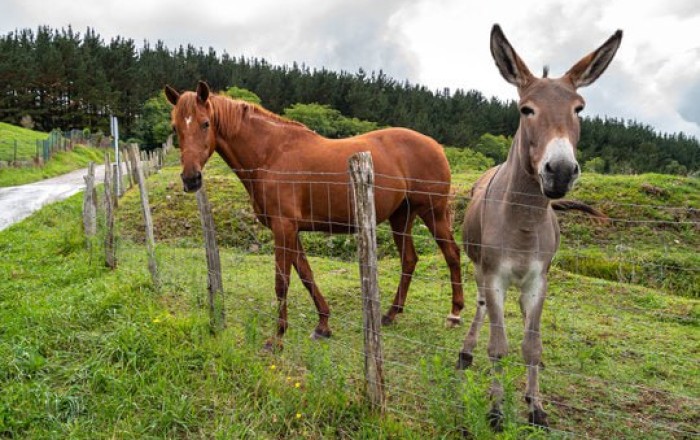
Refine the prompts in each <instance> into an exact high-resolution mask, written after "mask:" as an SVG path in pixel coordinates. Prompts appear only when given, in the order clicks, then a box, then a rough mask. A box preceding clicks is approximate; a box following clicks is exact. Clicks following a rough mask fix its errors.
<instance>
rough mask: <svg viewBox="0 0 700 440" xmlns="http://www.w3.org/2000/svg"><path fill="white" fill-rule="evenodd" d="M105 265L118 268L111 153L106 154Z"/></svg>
mask: <svg viewBox="0 0 700 440" xmlns="http://www.w3.org/2000/svg"><path fill="white" fill-rule="evenodd" d="M104 190H105V222H106V226H107V231H105V265H106V266H107V267H109V268H110V269H114V268H116V267H117V254H116V252H115V246H114V202H113V201H112V197H113V194H112V191H113V190H112V164H111V162H110V160H109V153H108V152H105V185H104Z"/></svg>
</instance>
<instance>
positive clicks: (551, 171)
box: [544, 162, 554, 173]
mask: <svg viewBox="0 0 700 440" xmlns="http://www.w3.org/2000/svg"><path fill="white" fill-rule="evenodd" d="M544 170H545V171H546V172H548V173H553V172H554V169H553V168H552V165H550V164H549V162H547V163H546V164H544Z"/></svg>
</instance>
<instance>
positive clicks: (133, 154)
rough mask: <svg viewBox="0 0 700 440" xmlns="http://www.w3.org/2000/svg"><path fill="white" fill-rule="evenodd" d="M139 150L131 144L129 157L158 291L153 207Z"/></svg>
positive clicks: (149, 263)
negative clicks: (134, 173) (150, 203)
mask: <svg viewBox="0 0 700 440" xmlns="http://www.w3.org/2000/svg"><path fill="white" fill-rule="evenodd" d="M138 151H139V148H138V145H136V144H131V148H129V156H130V158H131V167H132V168H133V169H134V170H135V172H136V183H138V185H139V193H141V211H142V212H143V221H144V223H145V225H146V249H147V250H148V271H149V272H150V273H151V279H152V280H153V285H154V286H155V288H156V290H158V289H160V277H159V276H158V265H157V264H156V251H155V248H156V241H155V237H154V235H153V220H152V219H151V207H150V205H149V204H148V189H147V188H146V178H145V177H144V175H143V170H142V169H141V162H140V161H139V153H138Z"/></svg>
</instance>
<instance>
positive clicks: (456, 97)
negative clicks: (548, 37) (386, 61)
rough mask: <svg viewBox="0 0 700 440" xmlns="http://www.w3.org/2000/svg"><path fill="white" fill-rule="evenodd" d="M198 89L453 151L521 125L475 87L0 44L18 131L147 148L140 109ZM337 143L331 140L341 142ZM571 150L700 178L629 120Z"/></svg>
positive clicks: (668, 137)
mask: <svg viewBox="0 0 700 440" xmlns="http://www.w3.org/2000/svg"><path fill="white" fill-rule="evenodd" d="M494 75H497V72H495V71H494ZM198 80H206V81H207V82H208V83H209V84H210V86H211V87H212V88H213V89H214V90H221V91H223V90H226V89H229V88H230V87H232V86H236V87H238V88H240V89H245V90H248V91H251V92H253V93H254V94H256V95H257V96H259V97H260V99H261V101H262V104H263V105H264V106H265V107H266V108H268V109H270V110H272V111H274V112H277V113H284V112H285V109H287V111H286V113H289V112H294V111H295V110H294V105H295V104H298V103H316V104H319V105H322V106H324V107H322V108H324V109H326V111H327V110H330V111H331V112H336V111H337V112H340V115H342V116H344V117H347V118H350V119H352V120H353V121H355V122H357V123H359V122H361V121H371V122H372V123H376V124H378V126H389V125H390V126H403V127H410V128H413V129H415V130H418V131H420V132H422V133H425V134H428V135H430V136H432V137H434V138H435V139H437V140H438V141H439V142H441V143H442V144H444V145H450V146H458V147H474V146H477V145H478V144H479V142H482V143H483V141H484V138H483V137H484V135H485V134H487V133H488V134H490V135H493V136H494V137H500V136H512V135H513V134H514V133H515V131H516V129H517V126H518V118H519V113H518V110H517V106H516V104H515V102H514V101H508V102H504V101H501V100H498V99H495V98H487V97H485V96H484V95H483V94H482V93H480V92H478V91H475V90H470V91H463V90H455V91H450V90H449V89H444V90H439V91H433V90H429V89H428V88H426V87H425V86H421V85H416V84H410V83H408V82H400V81H397V80H395V79H392V78H389V77H388V76H386V75H385V74H384V73H383V72H381V71H380V72H371V73H368V72H364V71H362V70H360V71H358V72H356V73H349V72H333V71H329V70H326V69H310V68H308V67H306V66H304V65H297V64H293V65H291V66H273V65H270V64H269V63H267V62H266V61H265V60H261V59H257V58H243V57H239V58H236V57H232V56H230V55H229V54H228V53H226V52H224V53H223V54H217V53H216V51H214V50H213V49H211V48H209V49H208V50H207V51H205V50H203V49H201V48H195V47H193V46H191V45H189V46H187V47H182V46H180V47H178V48H176V49H169V48H167V47H166V46H165V45H164V44H163V42H162V41H158V42H156V43H155V45H153V44H151V43H149V42H144V43H143V45H142V46H141V47H139V46H137V44H136V43H135V42H134V41H133V40H131V39H128V38H123V37H116V38H113V39H111V40H110V41H109V42H105V41H104V40H103V39H102V38H101V37H100V36H99V34H97V33H96V31H95V30H94V29H90V28H89V29H87V31H86V32H85V33H79V32H76V31H74V30H73V29H72V28H70V27H68V28H67V29H61V30H55V29H51V28H48V27H39V28H38V29H37V30H36V31H33V30H29V29H23V30H18V31H15V32H11V33H9V34H7V35H4V36H0V121H4V122H10V123H14V124H19V123H20V121H21V120H22V118H24V120H25V121H27V120H29V118H28V117H30V118H31V121H33V123H34V124H35V126H36V128H37V129H40V130H45V131H48V130H51V129H55V128H60V129H62V130H67V129H71V128H77V129H85V128H87V129H89V130H91V131H93V132H94V131H98V130H101V131H103V132H107V131H108V129H109V121H108V116H109V115H110V114H114V115H116V116H118V117H119V118H120V128H121V129H122V130H123V132H122V133H121V136H122V137H123V138H124V139H127V138H129V137H135V138H139V139H141V140H143V141H145V142H149V141H154V140H157V138H158V137H159V136H161V135H162V133H164V132H165V131H167V128H168V127H159V128H154V127H150V126H145V125H146V124H144V121H146V120H148V118H147V117H146V116H147V114H148V112H150V111H158V109H156V107H157V106H158V104H157V103H156V102H154V100H153V98H154V97H156V96H157V95H158V94H159V93H160V91H161V90H162V89H163V86H164V85H165V84H170V85H172V86H173V87H175V88H178V89H181V90H185V89H193V88H194V87H195V85H196V83H197V81H198ZM149 100H150V103H151V104H150V107H149V106H147V105H146V103H147V102H149ZM161 110H162V109H161ZM333 114H335V115H336V116H338V115H337V114H336V113H333ZM350 119H348V120H350ZM158 133H160V134H158ZM343 134H344V131H343V130H338V131H337V135H338V136H341V135H343ZM149 137H150V138H149ZM146 138H149V139H146ZM487 140H488V139H487ZM477 149H478V148H477ZM579 153H580V160H581V161H582V163H588V164H589V168H591V169H594V170H596V171H599V172H615V173H641V172H651V171H656V172H667V173H675V174H687V173H690V172H697V171H698V170H700V144H699V143H698V140H697V139H696V138H694V137H689V136H686V135H683V134H682V133H681V134H659V133H657V132H656V131H655V130H654V129H653V128H652V127H650V126H648V125H645V124H642V123H638V122H635V121H623V120H619V119H610V118H608V119H601V118H584V119H583V128H582V136H581V140H580V142H579ZM498 154H501V153H498ZM493 157H494V158H495V156H493Z"/></svg>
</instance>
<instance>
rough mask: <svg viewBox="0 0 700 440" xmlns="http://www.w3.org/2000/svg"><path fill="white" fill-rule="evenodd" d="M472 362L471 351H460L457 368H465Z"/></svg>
mask: <svg viewBox="0 0 700 440" xmlns="http://www.w3.org/2000/svg"><path fill="white" fill-rule="evenodd" d="M472 362H474V356H473V355H472V354H471V353H465V352H462V351H460V352H459V358H457V369H458V370H466V369H467V368H469V367H471V366H472Z"/></svg>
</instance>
